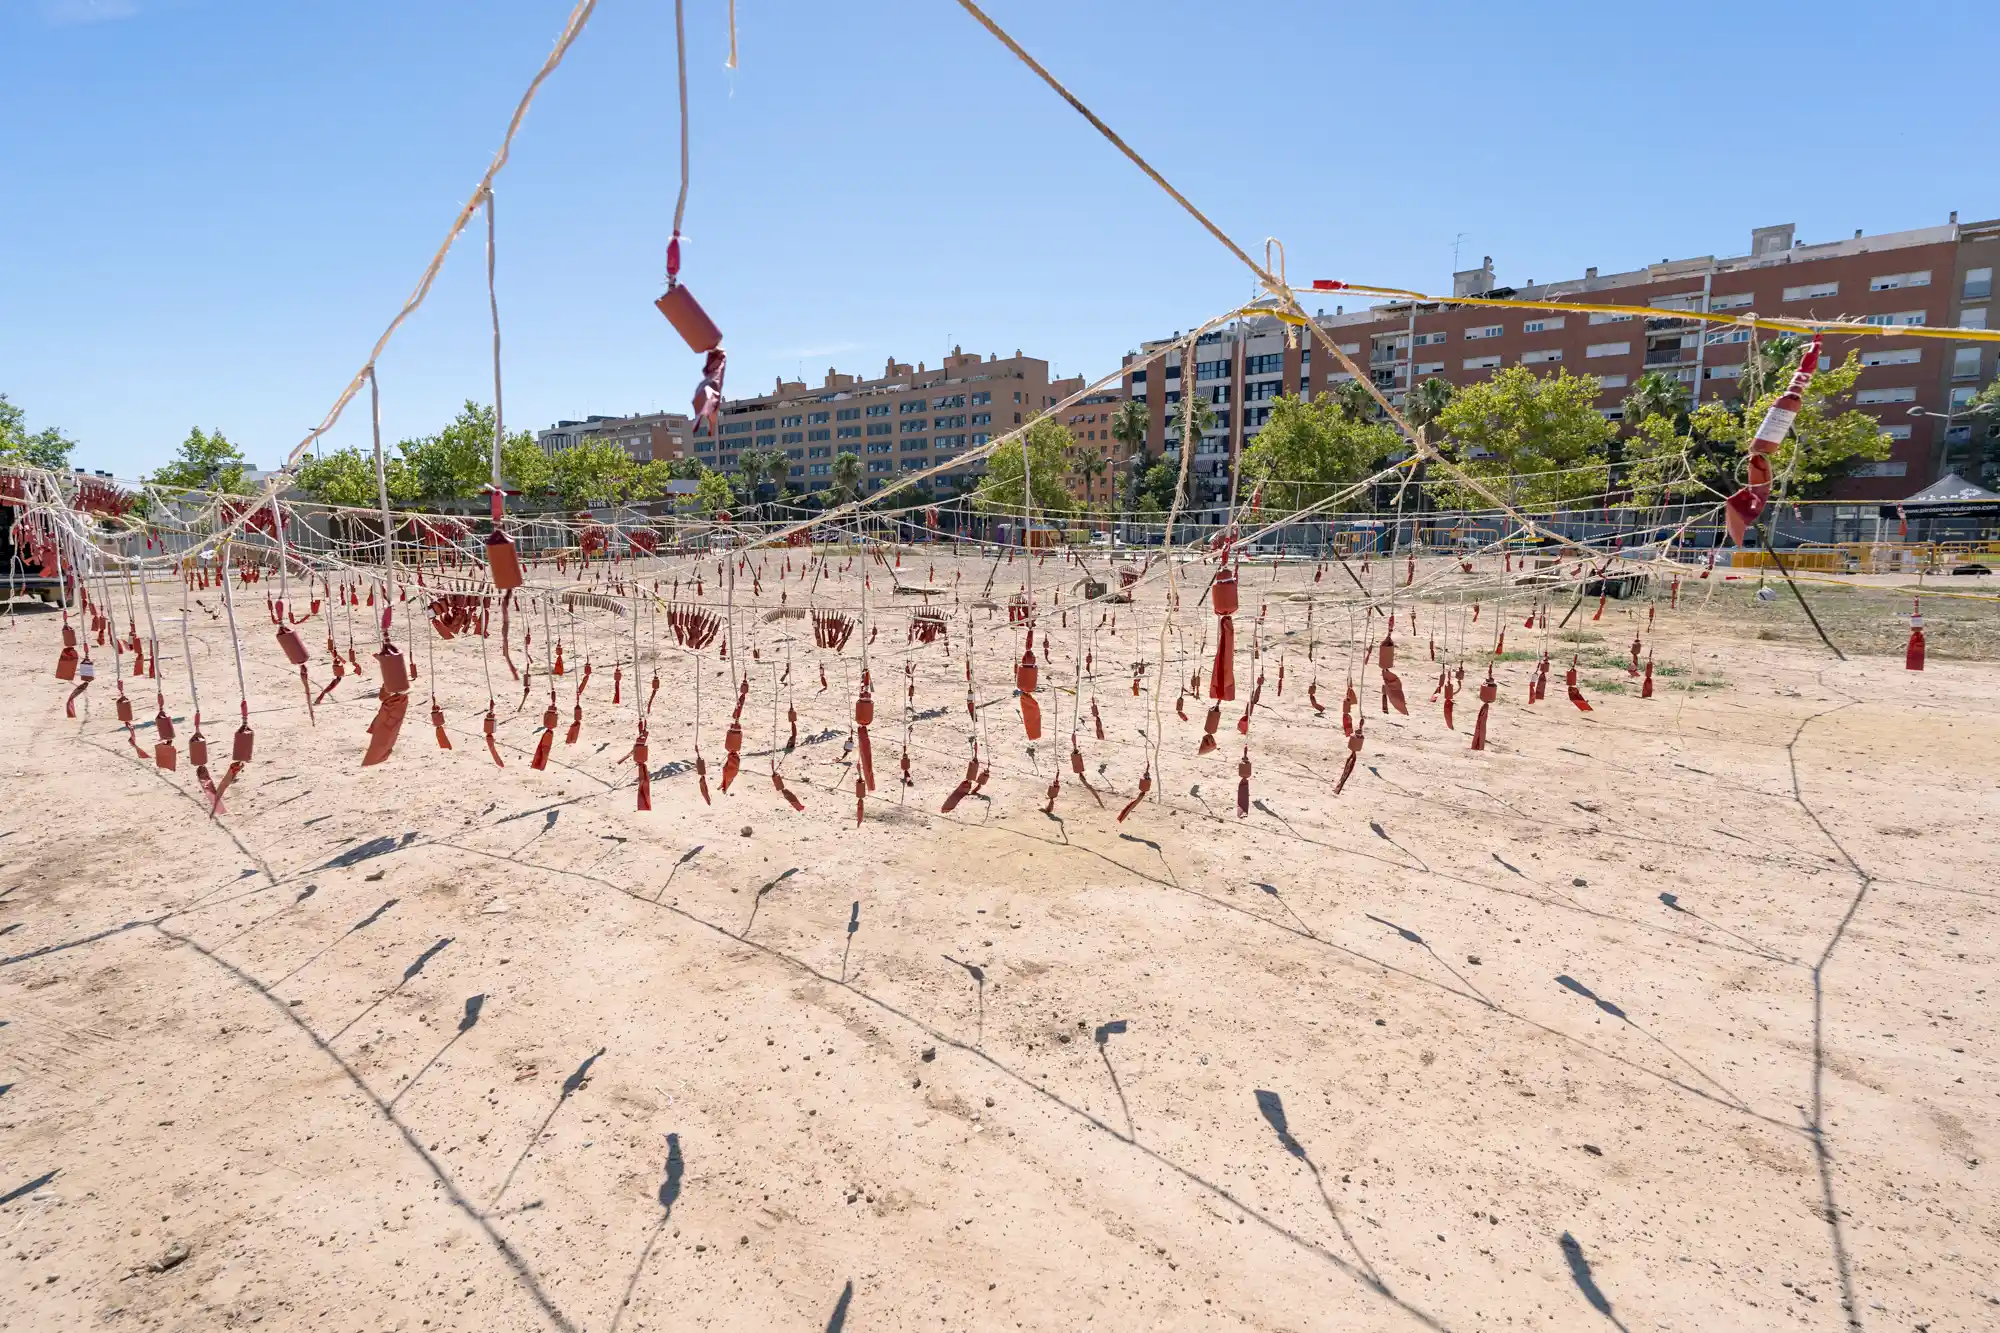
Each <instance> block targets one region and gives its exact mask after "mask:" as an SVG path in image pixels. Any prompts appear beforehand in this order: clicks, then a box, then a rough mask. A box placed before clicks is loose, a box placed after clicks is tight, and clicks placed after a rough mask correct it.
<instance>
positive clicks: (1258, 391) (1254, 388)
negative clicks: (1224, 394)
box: [1243, 380, 1285, 403]
mask: <svg viewBox="0 0 2000 1333" xmlns="http://www.w3.org/2000/svg"><path fill="white" fill-rule="evenodd" d="M1284 388H1285V382H1284V381H1283V380H1258V381H1257V382H1256V383H1255V384H1250V385H1245V386H1244V389H1243V400H1244V401H1245V402H1249V403H1261V402H1263V401H1264V400H1265V399H1266V398H1276V397H1277V396H1278V395H1279V394H1280V393H1282V392H1283V391H1284Z"/></svg>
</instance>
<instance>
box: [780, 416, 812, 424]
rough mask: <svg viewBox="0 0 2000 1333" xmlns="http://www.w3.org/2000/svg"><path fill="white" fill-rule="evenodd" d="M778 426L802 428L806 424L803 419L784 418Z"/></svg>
mask: <svg viewBox="0 0 2000 1333" xmlns="http://www.w3.org/2000/svg"><path fill="white" fill-rule="evenodd" d="M778 424H779V425H780V426H803V425H805V424H806V419H805V418H804V417H785V418H783V419H782V420H780V421H779V422H778Z"/></svg>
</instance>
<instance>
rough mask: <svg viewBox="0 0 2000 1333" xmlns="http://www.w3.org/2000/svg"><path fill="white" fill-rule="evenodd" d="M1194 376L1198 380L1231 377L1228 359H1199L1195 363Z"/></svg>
mask: <svg viewBox="0 0 2000 1333" xmlns="http://www.w3.org/2000/svg"><path fill="white" fill-rule="evenodd" d="M1194 377H1195V378H1196V379H1198V380H1225V379H1228V378H1229V363H1228V362H1227V361H1197V362H1195V363H1194Z"/></svg>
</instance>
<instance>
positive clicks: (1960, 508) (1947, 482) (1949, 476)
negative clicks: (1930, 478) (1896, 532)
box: [1878, 472, 2000, 539]
mask: <svg viewBox="0 0 2000 1333" xmlns="http://www.w3.org/2000/svg"><path fill="white" fill-rule="evenodd" d="M1878 512H1879V514H1880V516H1881V517H1882V518H1883V519H1884V520H1895V521H1898V522H1901V521H1903V520H1906V519H1907V520H1908V522H1909V523H1910V525H1911V533H1912V535H1919V534H1920V535H1921V536H1922V537H1923V538H1927V539H1935V538H1937V537H1938V536H1939V535H1940V533H1939V529H1941V528H1942V529H1946V530H1949V531H1952V532H1956V533H1960V534H1964V535H1967V536H1970V535H1973V534H1978V533H1984V532H1987V531H1989V530H1991V529H1993V528H1994V527H1996V526H2000V493H1996V492H1993V491H1989V490H1987V489H1986V488H1985V487H1984V486H1976V485H1974V484H1973V483H1972V482H1969V481H1967V480H1966V479H1965V478H1963V477H1961V476H1959V475H1958V474H1957V473H1956V472H1947V473H1946V474H1945V475H1944V476H1942V477H1939V478H1938V479H1937V480H1936V481H1934V482H1932V483H1931V484H1930V485H1928V486H1926V487H1924V488H1923V489H1922V490H1920V491H1918V492H1917V493H1916V494H1915V495H1912V496H1910V497H1909V498H1908V499H1907V500H1902V501H1899V502H1897V503H1895V504H1885V505H1883V506H1882V507H1881V508H1880V510H1879V511H1878ZM1918 524H1922V525H1923V526H1922V528H1921V529H1919V528H1918V526H1917V525H1918Z"/></svg>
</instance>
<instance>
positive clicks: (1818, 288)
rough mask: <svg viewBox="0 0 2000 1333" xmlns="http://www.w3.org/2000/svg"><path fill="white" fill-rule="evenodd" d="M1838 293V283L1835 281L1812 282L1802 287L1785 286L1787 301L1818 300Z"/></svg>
mask: <svg viewBox="0 0 2000 1333" xmlns="http://www.w3.org/2000/svg"><path fill="white" fill-rule="evenodd" d="M1838 295H1840V284H1839V283H1837V282H1814V283H1808V284H1806V285H1805V286H1803V287H1787V288H1785V299H1786V300H1787V301H1820V300H1824V299H1825V298H1827V297H1829V296H1838Z"/></svg>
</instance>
